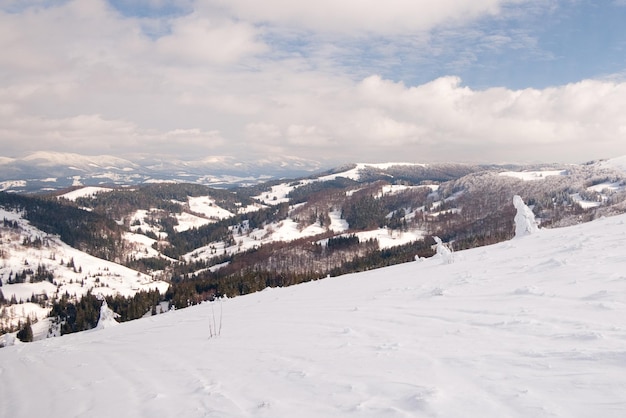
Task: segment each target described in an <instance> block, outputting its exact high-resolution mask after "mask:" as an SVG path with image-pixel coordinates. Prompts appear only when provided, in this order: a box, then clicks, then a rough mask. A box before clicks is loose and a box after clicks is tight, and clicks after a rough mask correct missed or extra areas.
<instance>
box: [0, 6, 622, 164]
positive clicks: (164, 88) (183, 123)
mask: <svg viewBox="0 0 626 418" xmlns="http://www.w3.org/2000/svg"><path fill="white" fill-rule="evenodd" d="M624 22H626V0H606V1H601V2H598V1H587V0H438V1H428V0H385V1H374V0H315V1H308V2H301V1H293V0H263V1H259V0H178V1H165V0H108V1H106V0H67V1H63V0H53V1H49V0H0V51H2V53H0V147H1V148H0V155H1V156H5V157H20V156H24V155H26V154H29V153H32V152H34V151H39V150H54V151H62V152H76V153H83V154H89V155H101V154H108V155H116V156H122V157H130V156H136V155H138V154H151V155H161V156H169V157H171V158H180V159H196V160H197V159H202V158H209V157H213V156H221V155H232V156H237V157H238V158H241V159H246V160H249V159H255V158H262V157H265V156H267V155H289V156H295V157H301V158H307V159H315V160H321V161H324V162H327V163H329V164H332V163H340V162H355V161H359V162H382V161H408V162H433V161H459V162H540V161H550V162H585V161H589V160H591V159H598V158H610V157H614V156H620V155H626V29H625V27H626V25H624Z"/></svg>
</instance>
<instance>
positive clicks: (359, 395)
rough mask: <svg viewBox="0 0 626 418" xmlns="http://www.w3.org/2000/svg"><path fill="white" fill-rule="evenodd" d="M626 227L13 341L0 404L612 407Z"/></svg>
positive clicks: (388, 412)
mask: <svg viewBox="0 0 626 418" xmlns="http://www.w3.org/2000/svg"><path fill="white" fill-rule="evenodd" d="M625 245H626V215H621V216H616V217H613V218H606V219H600V220H597V221H594V222H590V223H586V224H582V225H577V226H574V227H569V228H563V229H554V230H540V231H539V232H538V233H536V234H534V235H529V236H526V237H521V238H516V239H514V240H511V241H508V242H504V243H500V244H497V245H493V246H489V247H482V248H476V249H472V250H467V251H460V252H457V253H455V258H454V262H453V263H452V264H444V263H443V262H442V260H441V259H439V258H436V257H435V258H431V259H428V260H424V261H421V262H413V263H406V264H402V265H397V266H393V267H388V268H384V269H378V270H371V271H368V272H364V273H359V274H350V275H345V276H341V277H335V278H330V279H324V280H319V281H314V282H309V283H305V284H302V285H298V286H292V287H289V288H282V289H266V290H265V291H262V292H258V293H255V294H250V295H247V296H242V297H237V298H233V299H226V300H222V301H218V302H213V303H205V304H202V305H199V306H196V307H192V308H188V309H184V310H179V311H175V312H170V313H168V314H165V315H158V316H155V317H150V318H147V319H142V320H138V321H133V322H129V323H124V324H121V325H120V326H117V327H114V328H107V329H104V330H101V331H94V332H85V333H80V334H74V335H69V336H65V337H62V338H55V339H49V340H44V341H38V342H35V343H31V344H18V345H16V346H13V347H7V348H4V349H2V350H0V376H2V377H1V378H2V381H3V382H5V384H4V386H3V391H2V392H0V416H16V417H26V416H37V415H46V416H60V415H64V416H65V415H69V416H85V415H88V416H92V417H104V416H114V415H121V416H189V417H211V416H215V417H270V416H271V417H293V416H298V417H328V416H342V417H346V416H348V417H349V416H354V417H381V416H385V417H421V416H441V417H459V416H480V417H503V416H506V417H528V416H533V417H589V416H598V417H600V416H601V417H621V416H623V413H624V410H626V398H625V397H624V396H623V394H624V393H626V373H624V371H625V369H626V348H625V346H624V341H625V340H626V273H624V272H625V271H626V269H625V268H624V267H626V253H624V251H623V249H624V247H625ZM220 320H222V321H223V328H222V331H221V335H220V336H219V337H214V338H209V336H210V333H209V328H210V324H212V323H214V322H215V321H220ZM33 397H36V399H37V401H36V402H33V401H32V399H33Z"/></svg>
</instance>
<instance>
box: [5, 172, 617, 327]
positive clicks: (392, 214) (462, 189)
mask: <svg viewBox="0 0 626 418" xmlns="http://www.w3.org/2000/svg"><path fill="white" fill-rule="evenodd" d="M514 195H520V196H521V197H522V198H523V200H524V201H525V202H526V203H527V204H528V205H529V206H530V207H531V208H532V209H533V211H534V213H535V215H536V217H537V219H538V221H539V222H540V225H541V227H544V228H551V227H558V226H563V225H570V224H575V223H580V222H585V221H588V220H591V219H593V218H596V217H598V216H606V215H611V214H616V213H621V212H624V211H626V175H625V174H624V172H623V171H620V170H615V169H612V168H610V167H605V166H603V165H599V164H588V165H581V166H544V167H532V169H531V168H528V169H525V170H522V169H520V168H519V167H518V168H516V170H513V171H512V170H511V167H494V166H491V167H479V166H468V165H459V164H445V165H416V164H413V165H411V164H401V165H393V164H385V165H363V164H362V165H354V166H350V167H345V168H343V169H341V170H334V171H331V172H326V173H323V174H321V175H318V176H313V177H308V178H302V179H292V180H281V181H272V182H270V183H265V184H262V185H255V186H252V187H240V188H233V189H216V188H210V187H207V186H203V185H198V184H185V183H180V184H176V183H164V184H146V185H142V186H133V187H109V188H93V187H92V188H85V189H76V188H74V189H72V190H68V191H67V192H64V193H56V194H55V195H50V196H41V195H37V196H28V195H17V194H7V193H0V207H1V208H2V210H3V211H4V212H5V214H7V216H5V222H4V224H3V226H2V228H1V231H0V232H1V234H2V257H3V258H4V260H5V263H4V267H2V269H1V270H0V274H1V276H0V277H1V280H0V284H2V285H3V286H2V287H1V288H0V305H1V306H2V316H1V317H0V319H1V322H0V332H14V331H17V330H20V329H24V328H25V327H26V325H28V327H31V326H32V324H35V323H36V322H37V321H41V320H42V319H43V318H44V317H45V315H50V316H51V318H52V319H53V320H49V322H50V324H51V325H50V328H51V329H52V328H54V330H53V331H50V332H49V333H52V334H54V333H68V332H74V331H79V330H83V329H89V328H91V327H93V326H95V324H96V323H97V316H98V310H97V309H96V307H97V305H98V303H99V302H98V298H106V300H107V302H108V304H109V306H110V307H112V308H113V309H114V310H115V311H116V312H117V313H119V314H120V315H121V320H130V319H136V318H139V317H141V316H144V315H151V314H158V313H160V312H163V311H164V310H167V309H171V308H172V307H173V308H183V307H186V306H189V305H193V304H196V303H199V302H202V301H204V300H209V299H212V298H215V297H218V296H222V295H226V296H229V297H232V296H237V295H242V294H245V293H250V292H255V291H258V290H262V289H264V288H266V287H275V286H287V285H292V284H296V283H300V282H303V281H309V280H318V279H322V278H324V277H327V276H329V275H330V276H335V275H340V274H345V273H349V272H355V271H363V270H369V269H374V268H378V267H383V266H388V265H392V264H397V263H402V262H407V261H411V260H414V259H415V258H416V257H429V256H431V255H432V254H433V253H434V252H433V248H434V247H433V245H434V240H433V236H438V237H440V238H441V239H442V240H443V241H444V242H446V243H447V245H448V246H449V247H450V248H451V249H453V250H459V249H465V248H471V247H476V246H481V245H485V244H491V243H495V242H499V241H502V240H506V239H509V238H511V237H512V235H513V232H514V226H513V217H514V214H515V209H514V207H513V204H512V198H513V196H514ZM7 217H8V218H9V219H7ZM55 240H59V241H58V242H62V243H64V244H63V245H68V246H69V247H72V248H74V249H77V250H80V251H82V252H84V253H87V254H90V255H91V256H94V257H97V259H100V260H104V261H108V262H114V263H115V264H116V265H118V266H120V268H124V269H126V270H123V272H122V273H116V274H117V276H115V275H114V277H120V279H119V281H120V283H122V282H124V283H127V282H128V280H127V279H123V280H122V279H121V277H124V276H126V277H131V276H135V278H139V279H140V282H141V283H142V284H131V285H127V284H124V286H126V287H125V288H124V289H126V290H124V291H120V290H119V289H118V287H119V286H120V285H118V284H116V282H115V280H109V279H108V278H107V277H108V276H106V275H103V274H100V273H98V274H100V276H98V274H95V273H94V272H93V271H91V270H97V271H100V272H104V271H111V267H110V266H106V267H104V266H103V267H97V268H96V267H93V268H89V270H90V271H89V272H85V273H86V274H85V273H83V271H82V270H83V266H77V264H78V263H76V262H75V261H74V257H72V260H71V261H72V263H71V265H70V260H59V259H58V257H59V256H58V255H57V254H61V250H59V249H58V248H59V247H58V246H59V245H61V244H59V243H57V241H55ZM64 251H69V250H64ZM66 257H67V256H66ZM33 259H37V260H38V261H37V262H36V265H33V261H32V260H33ZM25 262H27V263H29V265H30V266H31V267H27V268H24V264H25ZM89 263H92V261H89ZM59 265H61V267H59ZM107 269H108V270H107ZM16 278H19V279H16ZM44 279H45V281H47V282H48V283H50V285H51V286H52V287H47V288H43V287H41V286H39V287H34V283H39V282H41V281H42V280H44ZM96 279H97V280H96ZM116 280H118V279H116ZM133 280H134V279H133ZM141 280H143V281H141ZM77 283H80V289H79V290H77V289H76V287H75V286H76V284H77ZM138 283H139V282H138ZM150 283H164V284H167V285H166V286H167V288H166V287H163V286H161V285H158V286H157V285H154V284H150ZM25 286H31V287H25ZM72 286H74V287H72ZM28 289H31V291H29V290H28ZM158 289H161V291H159V290H158ZM166 289H167V290H166ZM31 293H32V295H31ZM24 295H28V297H24ZM33 302H34V303H36V304H38V306H39V308H40V310H34V309H29V310H28V312H29V313H28V314H26V315H20V313H19V312H20V310H19V309H15V307H16V306H19V305H20V304H25V303H33ZM27 321H28V324H27Z"/></svg>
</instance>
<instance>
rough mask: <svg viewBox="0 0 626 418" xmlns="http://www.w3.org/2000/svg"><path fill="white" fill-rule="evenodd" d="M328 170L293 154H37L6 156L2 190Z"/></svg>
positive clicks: (261, 177)
mask: <svg viewBox="0 0 626 418" xmlns="http://www.w3.org/2000/svg"><path fill="white" fill-rule="evenodd" d="M322 168H323V166H322V164H321V163H319V162H317V161H312V160H306V159H302V158H297V157H288V156H285V157H276V158H267V159H263V160H254V161H242V160H239V159H236V158H235V157H231V156H214V157H208V158H204V159H201V160H197V161H182V160H175V159H170V158H167V157H162V158H158V157H145V156H142V157H137V158H136V159H132V160H129V159H124V158H119V157H113V156H110V155H99V156H85V155H79V154H72V153H60V152H36V153H34V154H30V155H28V156H25V157H23V158H7V157H3V158H0V190H7V191H14V192H20V193H23V192H42V191H44V192H45V191H52V190H59V189H64V188H67V187H72V186H81V185H84V186H95V185H109V186H110V185H135V184H142V183H149V182H163V181H173V182H189V183H198V184H206V185H212V186H230V187H232V186H236V185H244V184H256V183H259V182H261V181H266V180H268V179H272V178H285V177H302V176H306V175H310V174H311V173H314V172H316V171H320V170H321V169H322Z"/></svg>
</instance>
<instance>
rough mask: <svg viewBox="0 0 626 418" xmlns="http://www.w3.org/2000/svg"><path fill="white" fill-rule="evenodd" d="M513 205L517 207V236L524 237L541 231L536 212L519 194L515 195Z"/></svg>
mask: <svg viewBox="0 0 626 418" xmlns="http://www.w3.org/2000/svg"><path fill="white" fill-rule="evenodd" d="M513 206H515V209H517V214H516V215H515V237H516V238H517V237H523V236H526V235H531V234H534V233H535V232H537V231H539V227H538V226H537V222H536V221H535V214H534V213H533V211H532V210H530V208H529V207H528V206H526V204H525V203H524V201H523V200H522V198H521V197H519V196H518V195H515V196H513Z"/></svg>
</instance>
